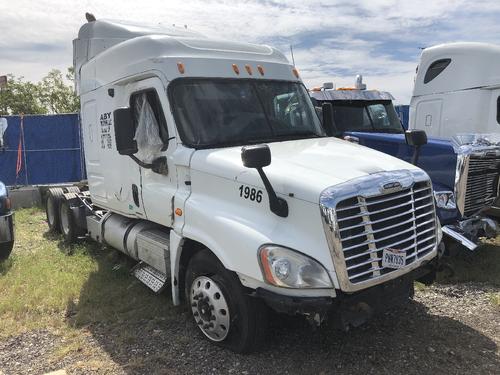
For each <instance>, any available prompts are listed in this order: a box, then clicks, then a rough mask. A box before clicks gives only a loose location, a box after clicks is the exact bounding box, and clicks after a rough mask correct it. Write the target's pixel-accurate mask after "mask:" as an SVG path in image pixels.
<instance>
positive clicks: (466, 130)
mask: <svg viewBox="0 0 500 375" xmlns="http://www.w3.org/2000/svg"><path fill="white" fill-rule="evenodd" d="M499 59H500V46H498V45H494V44H487V43H448V44H441V45H437V46H434V47H430V48H426V49H424V50H423V51H422V55H421V57H420V61H419V65H418V68H417V73H416V76H415V85H414V88H413V96H412V98H411V104H410V122H409V128H410V129H420V130H425V131H426V132H427V134H428V135H429V136H432V137H439V138H443V139H450V140H451V139H452V138H453V137H454V136H456V135H458V134H483V136H482V137H481V138H482V139H490V140H492V139H493V140H494V141H495V142H498V140H500V67H499V64H498V61H499ZM495 133H496V134H497V135H499V137H493V138H492V136H491V135H490V136H487V135H488V134H495ZM467 139H470V140H471V141H474V138H470V137H461V139H459V141H462V142H465V141H467ZM483 143H484V142H483Z"/></svg>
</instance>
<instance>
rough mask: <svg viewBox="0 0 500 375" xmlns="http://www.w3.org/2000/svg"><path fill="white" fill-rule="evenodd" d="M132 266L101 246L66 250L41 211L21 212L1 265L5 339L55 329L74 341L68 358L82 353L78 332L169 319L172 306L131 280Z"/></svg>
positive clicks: (0, 320) (0, 325) (0, 330)
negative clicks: (74, 332)
mask: <svg viewBox="0 0 500 375" xmlns="http://www.w3.org/2000/svg"><path fill="white" fill-rule="evenodd" d="M130 266H131V263H130V261H129V260H128V259H127V258H126V257H125V256H121V255H119V254H118V253H117V252H116V251H113V250H106V249H101V247H100V246H99V245H97V244H95V243H91V242H82V243H79V244H76V245H73V246H68V245H66V244H64V243H63V241H62V239H61V238H60V237H59V236H58V235H54V234H52V233H49V232H48V227H47V224H46V222H45V213H44V212H43V211H42V210H41V209H39V208H34V209H22V210H18V211H17V212H16V243H15V247H14V251H13V253H12V255H11V258H9V259H8V260H7V261H5V262H3V263H0V337H6V336H10V335H14V334H18V333H20V332H24V331H26V330H31V329H36V328H52V329H53V330H59V331H60V332H61V333H62V334H63V335H66V336H68V340H69V341H67V342H66V343H65V347H66V349H64V348H60V352H59V355H63V354H64V353H65V352H66V351H72V350H76V349H78V343H77V342H76V341H78V340H76V339H75V340H73V338H72V334H71V331H72V330H74V329H79V328H81V327H84V326H86V325H89V324H98V323H100V322H111V323H116V324H120V322H125V321H126V322H131V321H132V322H133V321H139V320H143V319H154V318H155V317H158V316H163V317H164V316H167V314H168V312H169V309H168V307H169V305H171V303H170V302H169V301H168V299H167V298H165V296H156V295H154V294H153V293H152V292H151V291H149V290H148V289H147V288H146V287H145V286H143V285H142V284H140V283H139V282H138V281H137V280H136V279H135V278H134V277H132V276H130V274H129V270H130ZM170 311H172V310H171V309H170ZM72 341H75V342H74V343H73V342H72Z"/></svg>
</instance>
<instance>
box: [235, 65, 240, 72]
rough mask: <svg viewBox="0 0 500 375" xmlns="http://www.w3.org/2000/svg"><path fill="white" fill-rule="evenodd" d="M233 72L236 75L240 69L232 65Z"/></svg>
mask: <svg viewBox="0 0 500 375" xmlns="http://www.w3.org/2000/svg"><path fill="white" fill-rule="evenodd" d="M233 70H234V72H235V73H236V74H240V68H238V65H236V64H233Z"/></svg>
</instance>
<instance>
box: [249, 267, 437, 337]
mask: <svg viewBox="0 0 500 375" xmlns="http://www.w3.org/2000/svg"><path fill="white" fill-rule="evenodd" d="M435 272H436V261H433V262H431V263H428V264H426V265H425V266H422V267H420V268H417V269H415V270H413V271H411V272H409V273H407V274H405V275H403V276H401V277H398V278H396V279H392V280H389V281H387V282H385V283H382V284H379V285H376V286H373V287H371V288H368V289H364V290H361V291H358V292H355V293H344V292H342V291H336V293H337V296H336V297H335V298H329V297H291V296H284V295H281V294H277V293H274V292H270V291H268V290H265V289H262V288H258V289H257V290H256V291H255V297H258V298H261V299H262V300H264V302H265V303H266V304H267V305H268V306H269V307H270V308H271V309H273V310H274V311H276V312H279V313H285V314H289V315H305V316H306V317H308V318H309V319H310V320H311V321H312V322H313V323H315V324H316V325H319V324H320V323H321V322H323V321H324V320H325V319H326V318H328V320H329V321H333V323H334V325H335V326H336V327H338V328H341V329H343V330H347V329H348V328H349V327H350V326H353V327H357V326H359V325H361V324H363V323H364V322H366V321H367V320H369V319H370V318H371V317H372V316H373V315H374V314H378V313H381V312H384V311H386V310H388V309H390V308H392V307H394V306H397V305H400V304H403V303H404V302H406V301H407V300H408V299H409V298H411V297H412V296H413V282H414V281H415V280H419V279H423V278H426V279H427V280H430V279H432V276H433V275H435ZM429 276H431V277H429ZM424 282H425V281H424Z"/></svg>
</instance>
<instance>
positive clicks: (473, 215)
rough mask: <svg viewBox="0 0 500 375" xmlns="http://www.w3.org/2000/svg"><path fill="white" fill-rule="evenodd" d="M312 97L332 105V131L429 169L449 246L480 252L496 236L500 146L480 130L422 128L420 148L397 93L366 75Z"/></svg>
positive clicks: (329, 85) (313, 93) (318, 91)
mask: <svg viewBox="0 0 500 375" xmlns="http://www.w3.org/2000/svg"><path fill="white" fill-rule="evenodd" d="M311 96H312V98H314V100H316V101H317V102H316V105H317V106H322V105H328V106H331V110H328V109H327V110H326V111H327V112H328V114H329V115H330V116H331V117H332V119H331V121H332V122H333V123H334V128H333V132H332V133H331V134H333V135H336V136H338V137H341V138H345V139H347V140H349V141H351V142H355V143H359V144H362V145H364V146H367V147H370V148H373V149H376V150H379V151H381V152H385V153H387V154H389V155H392V156H395V157H397V158H400V159H402V160H406V161H408V162H412V163H413V164H416V165H417V166H419V167H420V168H422V169H423V170H424V171H426V172H427V174H428V175H429V176H430V177H431V179H432V183H433V189H434V190H433V194H434V198H435V200H436V210H437V214H438V217H439V220H440V222H441V225H442V230H443V232H444V233H445V234H446V236H445V241H444V243H445V244H446V245H448V248H449V249H453V250H456V249H457V248H460V247H462V246H463V247H464V248H466V249H469V250H475V249H476V248H477V246H478V241H479V237H483V236H484V237H495V236H496V234H497V233H498V225H497V223H496V221H495V220H493V219H491V218H490V217H489V216H488V215H487V214H486V213H487V211H488V210H489V209H490V208H491V206H492V204H493V203H494V201H495V200H496V199H497V197H498V193H499V191H498V184H499V168H498V166H499V165H500V146H498V145H496V144H492V143H491V142H488V141H486V140H484V137H483V136H481V135H480V134H462V135H459V136H455V137H453V139H450V140H447V139H440V138H436V137H430V138H427V136H426V133H425V132H424V130H423V129H416V130H419V131H420V132H421V135H422V137H423V138H424V139H423V140H422V144H421V145H420V146H417V147H415V145H414V144H413V143H412V142H411V140H410V142H408V139H407V138H406V134H407V132H406V133H405V130H404V128H403V126H402V124H401V122H400V120H399V118H398V116H397V114H396V111H395V110H394V106H393V103H392V101H393V99H394V98H393V96H392V95H391V94H390V93H388V92H384V91H378V90H367V89H366V85H365V84H364V83H363V82H362V77H361V76H360V75H359V76H357V78H356V83H355V85H354V86H353V87H346V88H339V89H333V84H332V83H327V84H325V85H323V87H318V88H315V89H313V90H312V91H311ZM471 130H472V129H471ZM413 131H415V130H412V131H410V132H413ZM489 137H491V136H489ZM457 244H458V245H460V246H458V247H457V246H455V245H457ZM453 252H454V251H453Z"/></svg>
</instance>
